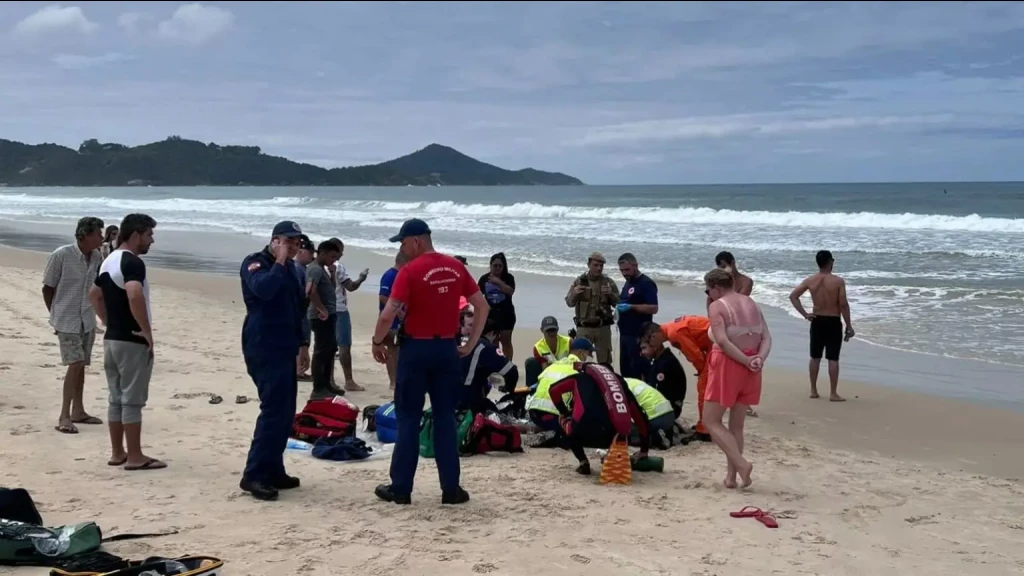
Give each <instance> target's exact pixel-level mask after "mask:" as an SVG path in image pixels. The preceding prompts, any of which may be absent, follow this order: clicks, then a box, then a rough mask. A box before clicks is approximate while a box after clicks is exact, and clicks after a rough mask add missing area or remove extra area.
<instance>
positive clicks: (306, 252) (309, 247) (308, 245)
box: [294, 234, 315, 382]
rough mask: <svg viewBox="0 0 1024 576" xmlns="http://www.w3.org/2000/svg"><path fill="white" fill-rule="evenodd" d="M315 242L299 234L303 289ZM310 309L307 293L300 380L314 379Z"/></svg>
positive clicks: (298, 266)
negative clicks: (311, 375) (311, 367)
mask: <svg viewBox="0 0 1024 576" xmlns="http://www.w3.org/2000/svg"><path fill="white" fill-rule="evenodd" d="M313 252H315V249H314V248H313V242H312V241H310V239H309V236H306V235H305V234H303V235H302V236H299V251H298V253H297V254H295V260H294V262H295V272H296V273H297V274H298V275H299V285H300V286H302V289H303V290H305V289H306V267H307V266H309V263H310V262H312V261H313V258H314V256H313ZM307 309H309V294H308V293H306V298H305V300H303V301H302V312H303V313H302V342H301V343H300V344H299V357H298V358H296V360H295V374H296V378H298V380H299V382H309V381H310V380H312V378H311V377H310V375H309V374H307V373H306V371H307V370H309V345H310V342H311V339H312V336H313V330H312V328H311V327H310V325H309V318H307V317H306V310H307Z"/></svg>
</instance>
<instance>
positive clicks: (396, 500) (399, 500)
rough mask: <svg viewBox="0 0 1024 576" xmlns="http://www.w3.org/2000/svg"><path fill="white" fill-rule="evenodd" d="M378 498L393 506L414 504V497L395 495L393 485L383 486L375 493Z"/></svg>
mask: <svg viewBox="0 0 1024 576" xmlns="http://www.w3.org/2000/svg"><path fill="white" fill-rule="evenodd" d="M373 493H374V494H376V495H377V498H380V499H381V500H383V501H385V502H391V503H392V504H412V496H410V495H408V494H395V493H394V492H392V491H391V484H381V485H380V486H377V488H375V489H374V491H373Z"/></svg>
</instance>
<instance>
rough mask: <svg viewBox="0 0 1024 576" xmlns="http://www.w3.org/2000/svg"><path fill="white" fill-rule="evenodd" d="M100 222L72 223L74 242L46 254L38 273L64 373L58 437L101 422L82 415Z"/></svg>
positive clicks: (92, 336) (92, 334)
mask: <svg viewBox="0 0 1024 576" xmlns="http://www.w3.org/2000/svg"><path fill="white" fill-rule="evenodd" d="M102 243H103V220H100V219H99V218H93V217H86V218H82V219H81V220H79V221H78V226H77V227H76V228H75V242H74V243H72V244H68V245H66V246H61V247H60V248H57V249H56V250H54V251H53V253H52V254H50V258H49V259H48V260H47V262H46V269H45V270H44V271H43V303H45V304H46V309H47V310H48V311H49V312H50V326H52V327H53V330H54V333H55V334H56V335H57V342H58V344H59V345H60V359H61V364H63V365H64V366H67V371H66V372H65V373H64V395H63V398H62V399H61V407H60V417H59V418H58V420H57V426H56V429H57V431H58V432H61V433H63V434H78V428H77V427H76V426H75V424H103V421H102V420H100V419H99V418H97V417H95V416H90V415H89V414H87V413H86V412H85V407H84V406H83V400H82V396H83V393H84V391H85V367H86V366H88V365H89V363H90V359H91V357H92V346H93V342H94V341H95V338H96V312H95V311H94V310H93V306H92V303H91V302H90V301H89V288H90V287H92V283H93V281H94V280H95V279H96V274H97V272H98V271H99V267H100V261H101V260H102V259H101V258H100V251H99V248H100V245H101V244H102Z"/></svg>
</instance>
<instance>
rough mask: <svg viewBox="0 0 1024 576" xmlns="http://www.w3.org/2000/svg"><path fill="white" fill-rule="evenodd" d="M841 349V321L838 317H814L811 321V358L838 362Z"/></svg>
mask: <svg viewBox="0 0 1024 576" xmlns="http://www.w3.org/2000/svg"><path fill="white" fill-rule="evenodd" d="M842 347H843V321H842V319H840V318H839V316H815V317H814V318H813V319H812V320H811V358H814V359H816V360H821V355H822V352H824V353H825V359H826V360H832V361H838V360H839V350H840V348H842Z"/></svg>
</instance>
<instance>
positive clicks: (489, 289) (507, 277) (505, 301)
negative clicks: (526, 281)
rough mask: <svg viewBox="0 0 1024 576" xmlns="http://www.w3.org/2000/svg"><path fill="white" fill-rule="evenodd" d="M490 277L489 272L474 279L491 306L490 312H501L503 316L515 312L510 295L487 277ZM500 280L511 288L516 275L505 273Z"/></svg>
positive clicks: (513, 285)
mask: <svg viewBox="0 0 1024 576" xmlns="http://www.w3.org/2000/svg"><path fill="white" fill-rule="evenodd" d="M490 277H491V274H490V272H488V273H487V274H484V275H483V276H481V277H480V279H478V280H477V281H476V285H477V286H479V287H480V291H481V292H483V294H484V298H486V299H487V303H488V304H489V305H490V306H491V314H501V315H503V316H505V317H506V318H507V317H511V316H512V315H514V314H515V313H516V307H515V304H513V303H512V295H511V294H505V293H504V292H502V291H501V288H498V285H497V284H494V283H493V282H489V281H488V278H490ZM501 281H502V282H504V283H505V284H508V285H509V287H511V288H512V289H513V290H515V288H516V277H515V276H513V275H511V274H509V273H505V274H502V276H501Z"/></svg>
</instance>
